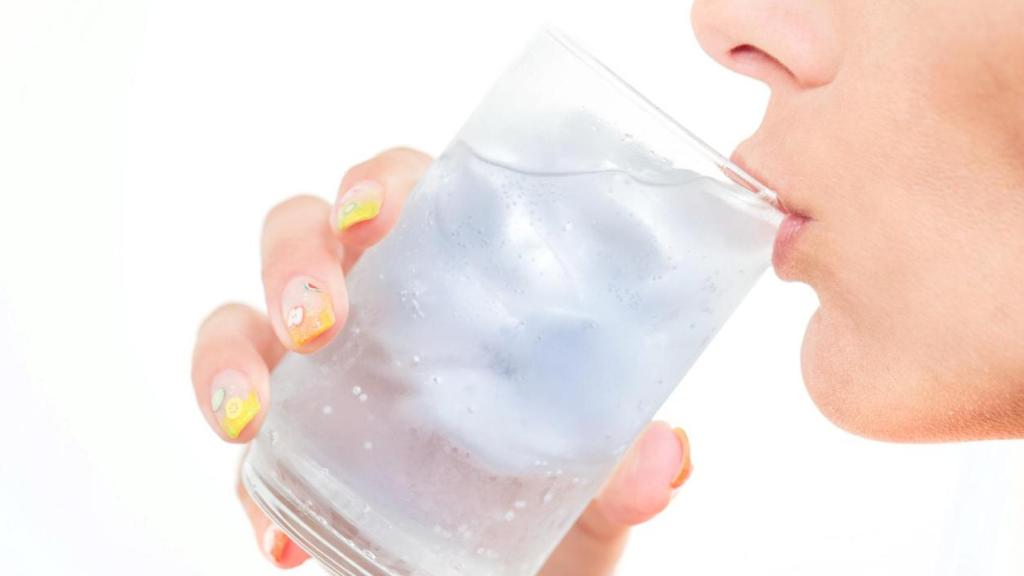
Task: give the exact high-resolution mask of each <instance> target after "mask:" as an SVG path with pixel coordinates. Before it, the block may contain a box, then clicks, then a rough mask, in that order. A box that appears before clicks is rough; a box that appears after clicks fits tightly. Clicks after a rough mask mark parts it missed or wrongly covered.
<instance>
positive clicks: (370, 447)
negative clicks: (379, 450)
mask: <svg viewBox="0 0 1024 576" xmlns="http://www.w3.org/2000/svg"><path fill="white" fill-rule="evenodd" d="M363 448H365V449H366V450H373V442H370V441H369V440H367V441H366V442H363Z"/></svg>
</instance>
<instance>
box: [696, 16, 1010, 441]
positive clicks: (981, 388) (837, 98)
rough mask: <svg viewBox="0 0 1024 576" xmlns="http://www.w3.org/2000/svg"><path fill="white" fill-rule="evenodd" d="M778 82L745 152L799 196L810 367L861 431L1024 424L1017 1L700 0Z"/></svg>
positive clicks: (995, 430) (742, 158)
mask: <svg viewBox="0 0 1024 576" xmlns="http://www.w3.org/2000/svg"><path fill="white" fill-rule="evenodd" d="M692 16H693V25H694V30H695V32H696V34H697V38H698V39H699V41H700V42H701V44H702V46H703V47H704V49H705V50H706V51H707V52H708V53H709V54H710V55H711V56H712V57H713V58H715V59H716V60H717V61H719V62H720V63H722V64H723V65H725V66H727V67H729V68H731V69H733V70H736V71H738V72H740V73H742V74H746V75H749V76H752V77H754V78H757V79H760V80H762V81H764V82H765V83H767V84H768V86H769V87H770V88H771V99H770V102H769V104H768V108H767V111H766V113H765V116H764V120H763V122H762V124H761V126H760V128H759V129H758V130H757V132H756V133H755V134H754V135H753V136H752V137H751V138H750V139H748V140H747V141H746V142H744V143H743V144H742V145H740V146H739V148H738V149H737V153H736V154H735V158H736V159H737V160H738V161H739V163H740V164H741V165H744V166H746V167H747V168H749V171H750V172H752V173H753V174H755V175H757V176H760V177H761V178H762V179H763V180H764V181H766V182H767V183H768V184H769V185H770V186H773V187H774V188H776V189H777V190H778V192H779V194H780V197H781V198H782V201H783V203H784V205H785V206H786V207H787V208H789V209H791V210H792V211H794V212H798V213H801V214H804V215H806V216H807V217H808V218H809V220H808V222H806V224H804V226H803V227H802V229H801V231H800V232H799V234H798V237H797V239H796V241H795V242H794V243H793V244H792V245H791V246H790V248H791V249H790V250H787V251H785V253H784V254H783V256H782V257H781V258H779V255H778V254H776V258H775V270H776V272H777V274H778V275H779V276H780V277H781V278H783V279H787V280H797V281H801V282H805V283H807V284H809V285H810V286H811V287H812V288H813V289H814V290H815V292H816V293H817V295H818V299H819V302H820V306H819V309H818V310H817V311H816V313H815V314H814V316H813V317H812V319H811V321H810V323H809V325H808V327H807V331H806V334H805V337H804V344H803V349H802V354H801V356H802V358H801V360H802V368H803V378H804V383H805V385H806V387H807V389H808V391H809V392H810V394H811V397H812V398H813V399H814V402H815V403H816V404H817V406H818V407H819V408H820V409H821V411H822V412H823V413H824V414H825V415H826V416H827V417H828V418H829V419H831V420H832V421H833V422H835V423H836V424H838V425H839V426H841V427H843V428H845V429H847V430H850V431H852V432H854V433H857V434H860V435H863V436H869V437H873V438H878V439H884V440H895V441H944V440H965V439H983V438H1003V437H1020V436H1024V297H1022V295H1024V64H1022V63H1024V33H1022V32H1021V31H1022V30H1024V3H1021V2H1014V1H998V0H981V1H974V2H962V1H959V0H900V1H892V2H862V1H859V0H839V1H831V2H829V1H822V0H742V1H741V0H730V1H726V0H697V1H696V2H695V4H694V6H693V14H692Z"/></svg>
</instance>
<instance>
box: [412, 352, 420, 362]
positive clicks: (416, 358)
mask: <svg viewBox="0 0 1024 576" xmlns="http://www.w3.org/2000/svg"><path fill="white" fill-rule="evenodd" d="M412 363H413V364H419V363H420V357H419V356H418V355H415V354H414V355H413V357H412Z"/></svg>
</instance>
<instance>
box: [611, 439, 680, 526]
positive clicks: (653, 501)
mask: <svg viewBox="0 0 1024 576" xmlns="http://www.w3.org/2000/svg"><path fill="white" fill-rule="evenodd" d="M685 465H686V451H685V448H684V446H683V444H682V443H681V442H680V438H679V436H678V435H677V434H676V432H675V431H674V430H673V429H672V428H671V427H670V426H668V425H667V424H665V423H664V422H653V423H651V424H650V425H649V426H648V427H647V428H646V429H645V430H644V432H643V433H642V434H641V435H640V437H639V438H638V439H637V441H636V442H635V443H634V444H633V446H632V447H631V448H630V450H629V452H628V453H627V454H626V457H625V458H624V459H623V460H622V462H621V463H620V464H619V466H618V468H616V470H615V473H614V474H613V475H612V477H611V479H610V480H609V481H608V483H607V484H606V485H605V488H604V490H603V491H602V493H601V496H600V497H599V501H600V503H601V505H602V507H603V509H604V513H605V514H606V515H607V516H608V517H609V518H610V519H612V520H614V521H616V522H620V523H622V524H624V525H630V526H632V525H635V524H640V523H643V522H646V521H647V520H649V519H651V518H653V517H654V516H656V515H657V514H658V513H660V512H661V511H662V510H664V509H665V508H666V507H667V506H668V504H669V502H670V501H671V499H672V493H673V491H674V489H675V488H674V484H675V482H676V480H677V478H678V477H679V476H680V474H681V473H680V471H681V470H683V469H684V468H685ZM684 480H685V478H684Z"/></svg>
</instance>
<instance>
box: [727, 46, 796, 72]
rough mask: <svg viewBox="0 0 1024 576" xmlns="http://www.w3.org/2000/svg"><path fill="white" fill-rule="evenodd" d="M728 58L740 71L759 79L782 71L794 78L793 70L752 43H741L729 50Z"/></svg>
mask: <svg viewBox="0 0 1024 576" xmlns="http://www.w3.org/2000/svg"><path fill="white" fill-rule="evenodd" d="M729 59H730V60H731V61H732V63H733V65H734V67H735V68H736V69H738V70H739V71H740V72H742V73H745V74H749V75H751V76H753V77H755V78H760V79H761V80H765V81H767V80H769V77H770V76H771V75H774V74H775V73H777V72H782V73H784V74H785V75H786V76H789V77H790V78H794V79H795V78H796V76H795V75H794V74H793V71H792V70H790V69H789V68H787V67H786V65H785V64H783V63H782V62H779V61H778V60H777V59H776V58H775V57H774V56H772V55H771V54H768V53H767V52H765V51H764V50H761V49H760V48H758V47H757V46H754V45H752V44H741V45H739V46H736V47H735V48H733V49H732V50H729Z"/></svg>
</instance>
